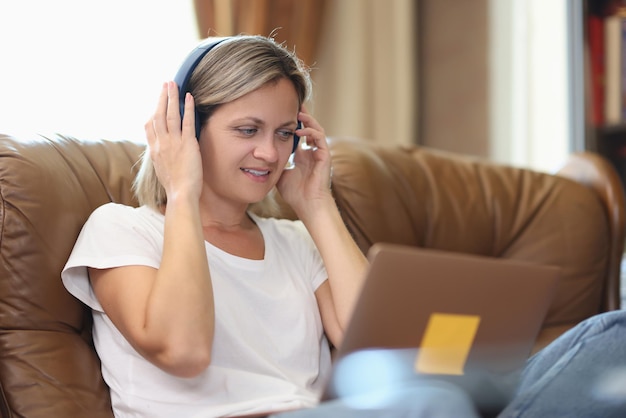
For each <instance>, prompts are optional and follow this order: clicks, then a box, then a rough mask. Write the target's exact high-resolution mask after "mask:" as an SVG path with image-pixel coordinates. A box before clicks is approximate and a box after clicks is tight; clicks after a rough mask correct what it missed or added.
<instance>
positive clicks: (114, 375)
mask: <svg viewBox="0 0 626 418" xmlns="http://www.w3.org/2000/svg"><path fill="white" fill-rule="evenodd" d="M190 91H191V94H187V95H186V97H185V99H184V116H183V118H182V129H181V116H180V110H179V107H178V102H179V97H178V87H177V85H176V84H175V83H173V82H168V83H165V84H164V86H163V89H162V91H161V95H160V98H159V102H158V106H157V109H156V112H155V114H154V116H153V117H152V118H151V119H150V120H149V121H148V122H147V123H146V125H145V130H146V136H147V141H148V148H147V152H146V153H145V155H144V156H143V160H142V165H141V168H140V171H139V173H138V176H137V178H136V182H135V192H136V195H137V197H138V200H139V203H140V207H139V208H132V207H128V206H123V205H119V204H113V203H110V204H105V205H104V206H102V207H100V208H98V209H97V210H96V211H94V213H93V214H92V215H91V217H90V218H89V220H88V221H87V223H86V224H85V226H84V228H83V230H82V231H81V234H80V236H79V238H78V240H77V243H76V245H75V248H74V250H73V252H72V254H71V256H70V258H69V260H68V262H67V265H66V267H65V269H64V271H63V274H62V278H63V282H64V284H65V286H66V287H67V289H68V290H69V291H70V292H71V293H72V294H73V295H75V296H76V297H77V298H79V299H80V300H82V301H83V302H84V303H86V304H87V305H89V306H90V307H91V308H92V312H93V318H94V331H93V332H94V342H95V346H96V349H97V351H98V354H99V356H100V358H101V360H102V371H103V376H104V379H105V381H106V383H107V384H108V386H109V387H110V388H111V399H112V405H113V410H114V413H115V415H116V416H117V417H125V416H133V417H172V416H179V417H186V416H202V417H211V416H215V417H217V416H228V415H237V414H247V413H254V412H259V411H276V410H287V409H297V408H302V407H309V406H313V405H314V404H315V403H316V402H317V399H318V397H319V391H320V390H321V386H322V385H323V384H324V381H325V379H326V377H327V374H328V372H329V370H330V350H329V342H328V341H327V338H328V339H329V340H330V343H331V344H333V345H339V344H341V339H342V335H343V330H344V328H345V326H346V324H347V323H348V320H349V318H350V314H351V311H352V308H353V305H354V302H355V299H356V297H357V295H358V292H359V289H360V287H361V282H362V278H363V277H364V272H365V270H366V268H367V261H366V259H365V258H364V256H363V255H362V253H361V251H360V250H359V248H358V247H357V246H356V244H355V243H354V241H353V240H352V238H351V236H350V234H349V233H348V231H347V230H346V228H345V226H344V225H343V222H342V220H341V217H340V215H339V212H338V210H337V207H336V205H335V203H334V200H333V198H332V195H331V193H330V189H329V184H330V171H331V167H330V164H331V163H330V155H329V151H328V146H327V143H326V139H325V135H324V130H323V129H322V127H321V126H320V125H319V123H318V122H317V121H316V120H315V119H314V118H313V117H312V116H311V115H310V114H308V113H307V112H306V111H304V107H303V104H304V103H305V101H306V100H307V98H308V97H309V94H310V79H309V75H308V73H307V71H306V70H305V68H304V67H303V66H302V64H301V63H300V61H299V60H298V59H297V58H296V56H295V55H294V54H292V53H291V52H289V51H287V50H286V49H285V48H283V47H282V46H280V45H278V44H277V43H275V42H274V41H273V40H272V39H268V38H265V37H257V36H240V37H235V38H232V39H230V40H229V41H228V42H222V43H220V44H219V45H217V46H216V47H214V48H213V49H212V50H211V51H210V52H209V53H207V54H206V55H205V56H204V58H202V61H201V62H200V64H199V65H198V67H197V68H196V70H195V71H194V73H193V75H192V78H191V81H190ZM194 108H195V109H197V110H198V115H200V118H201V121H200V122H201V124H200V126H201V130H200V134H199V137H198V138H196V135H195V129H194V126H195V120H194V118H195V115H194ZM298 122H301V123H302V125H303V127H302V128H301V129H297V126H298ZM294 135H299V136H302V137H305V138H306V139H305V140H304V142H306V145H308V147H298V149H297V151H296V152H295V158H294V162H295V168H293V169H291V170H285V168H286V166H287V165H288V163H289V158H290V154H291V153H292V147H293V141H294ZM275 187H276V188H277V189H278V190H279V192H280V193H281V195H282V197H283V198H284V200H285V201H286V202H287V203H288V204H289V205H290V206H291V208H293V210H294V211H295V213H296V215H297V216H298V219H299V220H298V221H290V220H277V219H274V218H263V217H260V216H257V215H255V214H254V213H253V212H252V209H251V208H252V206H253V205H255V204H258V203H259V202H262V201H264V200H267V198H268V196H269V197H271V195H272V191H273V190H274V188H275Z"/></svg>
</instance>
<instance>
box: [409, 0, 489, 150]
mask: <svg viewBox="0 0 626 418" xmlns="http://www.w3.org/2000/svg"><path fill="white" fill-rule="evenodd" d="M419 4H420V7H419V21H418V37H419V49H420V52H419V58H418V60H419V71H420V77H419V96H418V102H419V108H420V118H419V143H421V144H423V145H426V146H431V147H435V148H440V149H444V150H449V151H454V152H460V153H465V154H471V155H476V156H480V157H488V156H489V142H490V141H489V103H488V102H489V89H488V86H489V78H488V77H489V68H488V63H489V45H488V28H489V21H488V0H420V1H419ZM493 36H497V34H493Z"/></svg>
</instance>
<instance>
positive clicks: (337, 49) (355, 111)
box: [312, 0, 489, 156]
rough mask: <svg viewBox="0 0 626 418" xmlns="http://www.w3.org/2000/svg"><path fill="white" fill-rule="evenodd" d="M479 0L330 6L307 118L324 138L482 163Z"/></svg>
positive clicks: (484, 47)
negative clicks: (427, 150) (439, 152)
mask: <svg viewBox="0 0 626 418" xmlns="http://www.w3.org/2000/svg"><path fill="white" fill-rule="evenodd" d="M487 10H488V0H416V1H413V0H390V1H380V0H341V1H329V2H328V3H327V7H326V10H325V12H324V16H323V19H322V20H323V24H322V26H323V27H322V32H321V34H322V35H321V39H320V45H319V50H318V56H317V60H316V63H315V64H314V65H313V67H314V68H313V71H312V76H313V79H314V81H315V99H314V104H313V109H312V111H313V113H314V114H315V115H316V116H317V118H318V119H319V120H320V122H321V123H322V125H323V126H324V127H325V128H326V132H327V134H328V135H329V136H339V135H349V136H358V137H363V138H366V139H368V140H372V141H376V142H381V143H390V144H411V143H417V144H422V145H426V146H430V147H434V148H439V149H444V150H450V151H455V152H460V153H465V154H471V155H476V156H488V155H489V137H488V136H489V123H488V97H489V96H488V15H487Z"/></svg>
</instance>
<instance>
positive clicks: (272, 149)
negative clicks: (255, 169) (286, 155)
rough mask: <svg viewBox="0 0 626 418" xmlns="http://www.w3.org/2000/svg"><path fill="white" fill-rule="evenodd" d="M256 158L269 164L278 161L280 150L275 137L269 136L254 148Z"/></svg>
mask: <svg viewBox="0 0 626 418" xmlns="http://www.w3.org/2000/svg"><path fill="white" fill-rule="evenodd" d="M254 156H255V158H258V159H261V160H264V161H268V162H276V161H277V160H278V148H277V147H276V141H275V140H274V135H267V136H266V137H263V139H262V140H261V141H259V142H258V143H257V145H256V147H255V148H254Z"/></svg>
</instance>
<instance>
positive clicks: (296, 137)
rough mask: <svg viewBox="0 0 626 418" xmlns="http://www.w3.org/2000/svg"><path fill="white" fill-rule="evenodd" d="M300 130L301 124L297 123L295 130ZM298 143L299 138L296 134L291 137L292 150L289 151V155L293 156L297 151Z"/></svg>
mask: <svg viewBox="0 0 626 418" xmlns="http://www.w3.org/2000/svg"><path fill="white" fill-rule="evenodd" d="M298 129H302V122H300V121H298V126H297V127H296V130H298ZM299 143H300V137H299V136H298V135H296V134H294V135H293V148H292V149H291V153H292V154H293V153H294V152H296V150H297V149H298V144H299Z"/></svg>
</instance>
